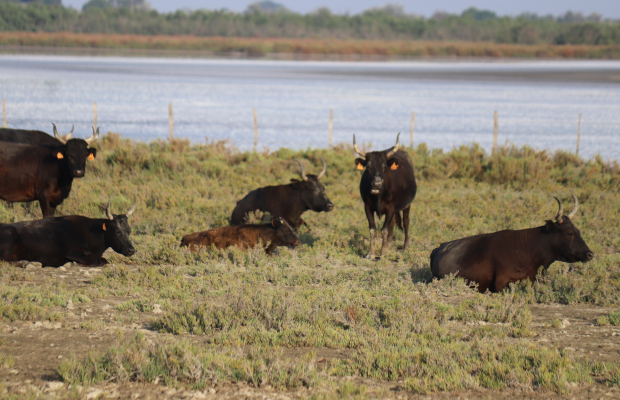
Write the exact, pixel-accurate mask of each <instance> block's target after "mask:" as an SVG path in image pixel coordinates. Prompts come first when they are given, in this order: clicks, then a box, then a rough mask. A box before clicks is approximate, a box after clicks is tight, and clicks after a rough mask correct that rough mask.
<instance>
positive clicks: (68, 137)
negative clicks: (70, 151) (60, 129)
mask: <svg viewBox="0 0 620 400" xmlns="http://www.w3.org/2000/svg"><path fill="white" fill-rule="evenodd" d="M74 129H75V125H71V132H69V133H67V134H66V135H65V140H69V139H71V136H73V130H74Z"/></svg>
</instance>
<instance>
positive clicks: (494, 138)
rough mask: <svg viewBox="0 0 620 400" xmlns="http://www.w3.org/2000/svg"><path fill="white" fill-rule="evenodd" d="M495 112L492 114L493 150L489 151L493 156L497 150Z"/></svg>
mask: <svg viewBox="0 0 620 400" xmlns="http://www.w3.org/2000/svg"><path fill="white" fill-rule="evenodd" d="M497 126H498V124H497V110H495V113H494V114H493V150H491V155H493V154H495V151H496V150H497Z"/></svg>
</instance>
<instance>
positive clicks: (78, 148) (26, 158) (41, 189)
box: [0, 125, 99, 218]
mask: <svg viewBox="0 0 620 400" xmlns="http://www.w3.org/2000/svg"><path fill="white" fill-rule="evenodd" d="M33 132H34V133H33ZM37 132H38V133H37ZM29 134H32V136H31V139H32V140H30V142H32V144H27V143H15V142H4V143H2V145H1V146H0V199H2V200H5V201H8V202H27V201H34V200H38V201H39V204H40V206H41V212H42V213H43V217H44V218H46V217H52V216H54V213H55V211H56V207H58V205H60V204H61V203H62V202H63V201H64V200H65V199H66V198H67V197H68V196H69V193H70V192H71V185H72V184H73V179H74V178H81V177H83V176H84V170H85V166H86V160H87V159H89V160H93V159H94V158H95V155H96V154H97V149H93V148H89V147H88V145H90V144H91V143H93V142H94V141H95V140H97V138H98V136H99V129H97V131H96V132H95V130H94V128H93V135H92V136H91V137H90V138H89V139H85V140H84V139H69V140H64V139H62V138H61V137H60V135H59V134H58V132H57V130H56V126H55V125H54V135H55V136H56V138H52V137H51V136H49V135H47V134H45V133H44V132H39V131H19V130H9V129H3V130H0V140H4V139H5V138H6V139H7V140H18V139H19V140H24V141H27V140H26V139H28V135H29ZM2 135H4V136H2ZM45 136H48V137H49V139H46V138H45ZM50 141H51V142H50Z"/></svg>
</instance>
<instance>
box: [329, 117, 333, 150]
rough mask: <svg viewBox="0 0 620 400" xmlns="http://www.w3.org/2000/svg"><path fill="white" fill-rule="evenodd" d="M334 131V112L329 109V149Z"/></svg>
mask: <svg viewBox="0 0 620 400" xmlns="http://www.w3.org/2000/svg"><path fill="white" fill-rule="evenodd" d="M333 129H334V110H333V109H332V108H330V109H329V148H330V149H331V147H332V131H333Z"/></svg>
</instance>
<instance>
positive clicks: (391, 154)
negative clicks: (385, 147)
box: [387, 132, 400, 158]
mask: <svg viewBox="0 0 620 400" xmlns="http://www.w3.org/2000/svg"><path fill="white" fill-rule="evenodd" d="M399 138H400V132H398V135H397V136H396V144H395V145H394V147H392V148H391V149H390V151H389V152H388V153H387V158H390V157H392V156H393V155H394V154H395V153H396V152H397V151H398V146H399V143H398V139H399Z"/></svg>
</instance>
